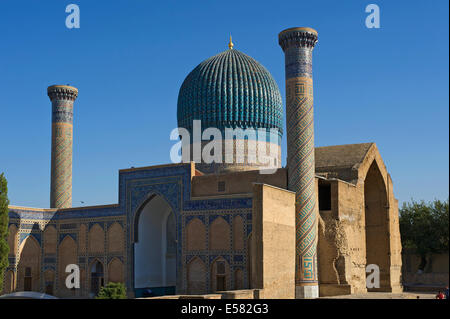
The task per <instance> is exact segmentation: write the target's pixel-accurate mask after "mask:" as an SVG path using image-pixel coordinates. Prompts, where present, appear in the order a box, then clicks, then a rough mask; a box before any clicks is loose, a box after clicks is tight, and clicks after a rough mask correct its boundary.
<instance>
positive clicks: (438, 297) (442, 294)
mask: <svg viewBox="0 0 450 319" xmlns="http://www.w3.org/2000/svg"><path fill="white" fill-rule="evenodd" d="M436 299H445V295H444V293H443V292H442V291H439V292H438V294H437V295H436Z"/></svg>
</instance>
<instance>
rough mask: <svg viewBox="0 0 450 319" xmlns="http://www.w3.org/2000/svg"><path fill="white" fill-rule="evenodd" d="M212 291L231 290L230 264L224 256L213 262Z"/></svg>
mask: <svg viewBox="0 0 450 319" xmlns="http://www.w3.org/2000/svg"><path fill="white" fill-rule="evenodd" d="M210 286H211V291H213V292H215V291H224V290H230V289H231V287H230V265H229V264H228V262H227V261H226V259H225V258H223V257H222V256H219V257H216V259H214V260H213V262H212V263H211V280H210Z"/></svg>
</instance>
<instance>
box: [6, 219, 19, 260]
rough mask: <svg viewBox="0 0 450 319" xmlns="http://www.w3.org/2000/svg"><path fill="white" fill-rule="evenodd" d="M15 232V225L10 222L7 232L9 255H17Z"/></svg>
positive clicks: (16, 231)
mask: <svg viewBox="0 0 450 319" xmlns="http://www.w3.org/2000/svg"><path fill="white" fill-rule="evenodd" d="M17 233H18V229H17V226H16V225H14V224H11V225H10V226H9V233H8V245H9V256H16V255H17V250H18V245H17Z"/></svg>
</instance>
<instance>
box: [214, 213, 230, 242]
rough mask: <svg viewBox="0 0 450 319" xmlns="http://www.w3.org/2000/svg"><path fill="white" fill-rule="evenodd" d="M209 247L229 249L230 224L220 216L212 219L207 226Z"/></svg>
mask: <svg viewBox="0 0 450 319" xmlns="http://www.w3.org/2000/svg"><path fill="white" fill-rule="evenodd" d="M209 249H210V250H229V249H230V225H229V224H228V223H227V221H226V220H225V219H224V218H223V217H221V216H219V217H217V218H216V219H214V221H213V222H212V223H211V225H210V226H209Z"/></svg>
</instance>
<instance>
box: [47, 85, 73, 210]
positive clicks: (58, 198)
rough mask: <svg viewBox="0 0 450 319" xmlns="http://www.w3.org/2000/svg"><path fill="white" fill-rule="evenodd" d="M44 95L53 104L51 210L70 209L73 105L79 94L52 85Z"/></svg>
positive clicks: (66, 87) (65, 87)
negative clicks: (46, 95)
mask: <svg viewBox="0 0 450 319" xmlns="http://www.w3.org/2000/svg"><path fill="white" fill-rule="evenodd" d="M47 94H48V96H49V98H50V100H51V101H52V159H51V186H50V207H52V208H68V207H71V206H72V144H73V102H74V101H75V99H76V97H77V95H78V90H77V89H76V88H74V87H70V86H63V85H53V86H50V87H48V89H47Z"/></svg>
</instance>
